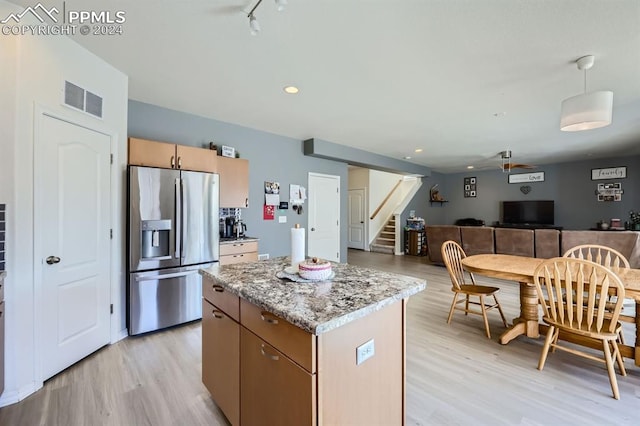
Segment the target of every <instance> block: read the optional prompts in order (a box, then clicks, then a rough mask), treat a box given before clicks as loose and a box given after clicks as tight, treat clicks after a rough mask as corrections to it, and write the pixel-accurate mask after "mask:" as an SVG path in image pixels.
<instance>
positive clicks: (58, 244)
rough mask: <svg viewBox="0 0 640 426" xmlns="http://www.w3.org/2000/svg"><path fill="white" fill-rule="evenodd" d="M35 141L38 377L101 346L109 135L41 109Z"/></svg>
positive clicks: (105, 331)
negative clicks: (39, 307) (39, 302)
mask: <svg viewBox="0 0 640 426" xmlns="http://www.w3.org/2000/svg"><path fill="white" fill-rule="evenodd" d="M36 146H37V147H38V152H36V154H35V155H36V156H40V159H39V161H37V164H38V166H39V167H38V169H37V171H36V174H37V175H39V176H37V178H36V183H35V184H36V191H35V193H36V194H37V196H36V200H35V209H36V212H38V213H37V214H36V216H35V217H36V222H35V232H36V235H38V236H40V238H41V243H40V248H41V249H40V250H37V251H36V256H40V257H41V261H37V262H36V264H35V267H36V268H42V270H41V271H40V274H37V275H39V276H41V289H42V299H41V300H42V314H41V319H42V321H41V330H40V333H39V334H40V336H41V345H42V346H41V348H42V352H41V353H42V354H43V355H42V373H43V380H45V379H47V378H49V377H51V376H53V375H54V374H56V373H58V372H60V371H61V370H63V369H65V368H67V367H68V366H70V365H72V364H74V363H75V362H77V361H79V360H80V359H82V358H84V357H85V356H87V355H88V354H90V353H92V352H94V351H95V350H97V349H98V348H100V347H102V346H104V345H106V344H108V343H109V334H110V325H109V315H110V309H109V308H110V296H109V294H110V276H109V270H110V263H111V256H110V241H109V240H110V236H109V233H110V211H111V206H110V200H111V195H110V174H111V172H110V151H111V138H110V137H109V136H107V135H104V134H102V133H98V132H95V131H92V130H89V129H87V128H84V127H80V126H77V125H74V124H71V123H69V122H66V121H63V120H59V119H56V118H53V117H50V116H48V115H45V114H43V115H42V116H41V127H40V134H39V136H38V140H37V142H36ZM38 260H40V259H38Z"/></svg>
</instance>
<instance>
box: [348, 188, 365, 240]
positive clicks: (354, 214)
mask: <svg viewBox="0 0 640 426" xmlns="http://www.w3.org/2000/svg"><path fill="white" fill-rule="evenodd" d="M365 220H366V218H365V210H364V189H350V190H349V242H348V246H349V247H350V248H355V249H360V250H364V240H365V232H364V231H365Z"/></svg>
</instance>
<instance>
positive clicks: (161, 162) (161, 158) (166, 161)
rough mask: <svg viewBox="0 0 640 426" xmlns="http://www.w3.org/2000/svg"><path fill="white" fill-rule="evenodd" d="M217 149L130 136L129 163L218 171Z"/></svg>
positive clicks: (165, 167)
mask: <svg viewBox="0 0 640 426" xmlns="http://www.w3.org/2000/svg"><path fill="white" fill-rule="evenodd" d="M217 160H218V157H217V154H216V152H215V151H212V150H210V149H205V148H197V147H193V146H186V145H177V144H172V143H166V142H157V141H150V140H147V139H138V138H129V164H130V165H134V166H147V167H160V168H163V169H180V170H192V171H196V172H208V173H217V172H218V170H217Z"/></svg>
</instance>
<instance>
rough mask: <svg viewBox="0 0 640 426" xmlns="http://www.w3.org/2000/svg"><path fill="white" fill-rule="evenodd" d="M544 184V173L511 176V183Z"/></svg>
mask: <svg viewBox="0 0 640 426" xmlns="http://www.w3.org/2000/svg"><path fill="white" fill-rule="evenodd" d="M525 182H544V172H535V173H518V174H515V175H511V174H510V175H509V183H525Z"/></svg>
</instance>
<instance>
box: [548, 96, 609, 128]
mask: <svg viewBox="0 0 640 426" xmlns="http://www.w3.org/2000/svg"><path fill="white" fill-rule="evenodd" d="M612 110H613V92H610V91H608V90H602V91H599V92H590V93H583V94H581V95H577V96H573V97H571V98H567V99H565V100H564V101H562V112H561V114H560V130H562V131H563V132H576V131H579V130H589V129H597V128H598V127H604V126H608V125H609V124H611V115H612Z"/></svg>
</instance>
